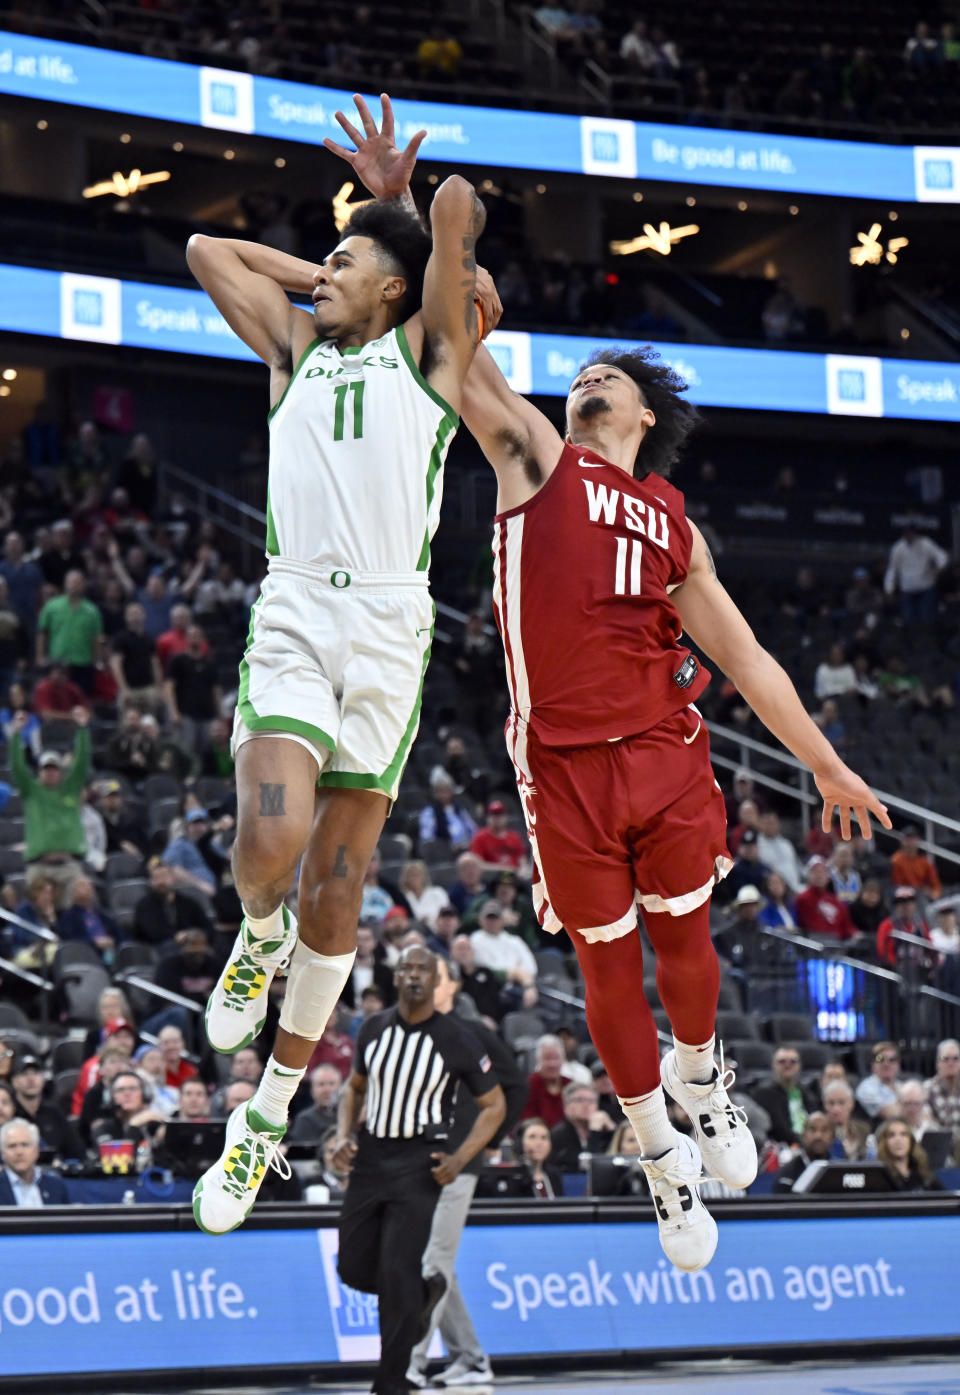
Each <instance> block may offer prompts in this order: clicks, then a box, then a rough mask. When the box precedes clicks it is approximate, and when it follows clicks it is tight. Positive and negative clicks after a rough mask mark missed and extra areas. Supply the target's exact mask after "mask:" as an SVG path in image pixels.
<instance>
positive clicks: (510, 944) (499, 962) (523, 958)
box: [470, 899, 537, 988]
mask: <svg viewBox="0 0 960 1395" xmlns="http://www.w3.org/2000/svg"><path fill="white" fill-rule="evenodd" d="M470 938H471V940H472V941H473V949H474V953H475V954H476V957H477V964H478V965H479V966H480V967H481V968H483V969H492V970H493V972H494V973H495V974H499V975H501V976H502V978H503V981H504V982H505V983H507V984H517V985H519V986H520V987H522V988H526V987H529V985H531V984H532V983H534V982H535V981H536V977H537V961H536V960H535V959H534V957H533V953H532V952H531V950H530V947H529V945H527V944H525V943H524V941H523V940H522V939H521V938H520V936H519V935H514V934H511V933H510V931H508V930H505V929H504V924H503V907H502V906H501V904H500V902H499V901H497V900H494V899H491V900H489V901H487V902H486V904H485V905H484V906H483V908H482V910H481V912H480V929H479V930H475V931H474V932H473V934H472V935H471V937H470Z"/></svg>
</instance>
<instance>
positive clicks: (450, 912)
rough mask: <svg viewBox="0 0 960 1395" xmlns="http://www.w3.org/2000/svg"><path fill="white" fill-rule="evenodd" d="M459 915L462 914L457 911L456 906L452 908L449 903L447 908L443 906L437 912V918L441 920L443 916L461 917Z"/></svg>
mask: <svg viewBox="0 0 960 1395" xmlns="http://www.w3.org/2000/svg"><path fill="white" fill-rule="evenodd" d="M459 914H460V912H459V911H458V910H457V908H456V906H451V904H450V902H449V901H448V902H447V904H446V905H445V906H441V907H440V909H439V910H438V911H437V917H438V918H439V917H440V916H442V915H459Z"/></svg>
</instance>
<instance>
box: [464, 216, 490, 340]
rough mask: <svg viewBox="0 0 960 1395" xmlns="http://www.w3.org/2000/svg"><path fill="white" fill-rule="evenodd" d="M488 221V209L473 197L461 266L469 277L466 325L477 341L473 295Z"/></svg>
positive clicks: (466, 294)
mask: <svg viewBox="0 0 960 1395" xmlns="http://www.w3.org/2000/svg"><path fill="white" fill-rule="evenodd" d="M486 221H487V211H486V209H485V208H484V206H483V204H482V203H481V202H480V200H479V199H478V198H477V196H476V195H474V197H473V211H472V213H471V215H470V226H469V228H468V229H467V232H466V234H465V236H464V239H463V261H462V262H461V266H462V267H463V269H464V271H465V272H466V273H467V277H466V279H465V280H464V281H462V282H461V285H462V286H463V291H464V297H463V309H464V326H465V328H466V331H467V337H468V338H469V339H470V340H471V341H473V342H474V343H476V341H477V338H478V337H479V332H480V326H479V322H478V320H477V307H476V305H475V304H474V302H473V297H474V295H475V294H476V289H477V238H478V237H479V236H480V234H481V233H482V232H483V225H484V223H486Z"/></svg>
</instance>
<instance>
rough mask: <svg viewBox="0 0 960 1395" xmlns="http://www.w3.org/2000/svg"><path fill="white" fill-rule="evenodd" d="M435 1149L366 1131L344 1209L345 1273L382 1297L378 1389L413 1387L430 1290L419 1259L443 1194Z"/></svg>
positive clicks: (388, 1394)
mask: <svg viewBox="0 0 960 1395" xmlns="http://www.w3.org/2000/svg"><path fill="white" fill-rule="evenodd" d="M441 1147H442V1145H441ZM436 1148H437V1145H436V1144H433V1145H430V1144H426V1143H420V1142H409V1143H408V1142H403V1141H397V1142H391V1141H388V1140H378V1139H375V1138H371V1137H370V1135H369V1134H367V1133H363V1134H361V1136H360V1147H359V1150H358V1152H357V1157H356V1160H355V1163H354V1168H353V1172H352V1174H351V1176H350V1185H349V1187H348V1188H347V1195H346V1197H345V1199H344V1202H343V1207H342V1209H341V1212H340V1245H339V1251H340V1253H339V1258H338V1260H337V1268H338V1270H339V1273H340V1277H341V1279H342V1280H343V1282H344V1283H345V1284H349V1286H350V1287H351V1288H356V1289H360V1291H361V1292H362V1293H375V1294H376V1295H377V1298H378V1300H379V1307H380V1365H379V1366H378V1367H377V1375H376V1379H375V1381H374V1383H373V1389H374V1390H375V1391H377V1392H379V1395H398V1392H400V1391H404V1390H406V1389H408V1386H407V1367H408V1366H409V1365H410V1354H411V1352H412V1351H413V1348H414V1346H415V1344H416V1342H417V1340H418V1337H419V1335H420V1334H419V1325H420V1317H421V1313H422V1311H423V1305H424V1301H425V1296H426V1295H425V1293H424V1287H423V1278H422V1275H421V1271H420V1265H421V1261H422V1259H423V1252H424V1250H425V1249H426V1248H427V1241H428V1240H429V1238H430V1226H431V1224H432V1222H433V1213H434V1211H435V1210H436V1206H437V1201H438V1200H439V1198H440V1188H439V1186H438V1185H437V1183H436V1182H435V1181H434V1180H433V1178H432V1177H431V1175H430V1168H431V1167H432V1166H433V1163H432V1161H431V1158H430V1153H431V1151H434V1150H436Z"/></svg>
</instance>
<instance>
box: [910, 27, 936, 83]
mask: <svg viewBox="0 0 960 1395" xmlns="http://www.w3.org/2000/svg"><path fill="white" fill-rule="evenodd" d="M903 60H904V62H905V63H906V64H907V67H908V68H911V69H912V70H913V72H915V73H927V72H931V71H932V70H933V69H934V68H936V67H937V65H938V63H939V61H940V55H939V53H938V44H937V40H936V39H935V38H934V37H933V35H932V34H931V33H930V26H929V24H927V22H926V20H923V19H921V20H919V21H918V22H917V25H916V27H915V29H914V31H913V33H912V34H911V35H910V37H909V39H908V40H907V42H906V44H905V45H904V49H903Z"/></svg>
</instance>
